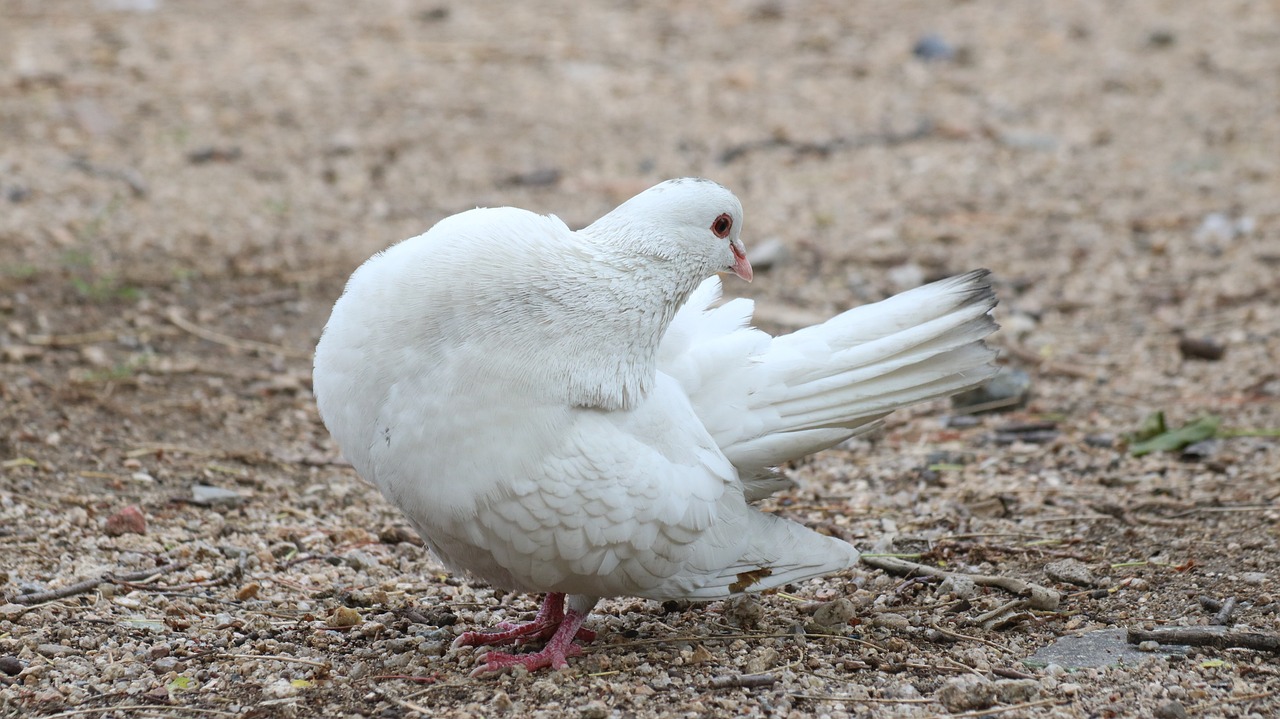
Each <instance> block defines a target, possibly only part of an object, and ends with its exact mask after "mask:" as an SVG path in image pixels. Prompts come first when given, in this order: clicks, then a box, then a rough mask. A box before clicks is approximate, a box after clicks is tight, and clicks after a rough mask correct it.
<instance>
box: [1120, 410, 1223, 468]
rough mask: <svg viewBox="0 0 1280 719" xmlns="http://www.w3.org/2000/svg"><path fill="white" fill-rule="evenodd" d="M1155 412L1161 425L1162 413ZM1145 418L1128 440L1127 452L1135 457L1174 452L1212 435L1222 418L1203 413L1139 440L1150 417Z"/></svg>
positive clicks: (1215, 432)
mask: <svg viewBox="0 0 1280 719" xmlns="http://www.w3.org/2000/svg"><path fill="white" fill-rule="evenodd" d="M1155 414H1157V415H1160V419H1159V422H1160V424H1161V425H1163V424H1164V413H1163V412H1156V413H1155ZM1153 416H1154V415H1153ZM1147 420H1148V421H1146V422H1143V423H1142V428H1141V429H1139V430H1138V431H1137V432H1135V433H1134V436H1133V439H1131V440H1130V441H1131V442H1132V444H1130V445H1129V454H1132V455H1133V456H1135V457H1141V456H1142V455H1144V454H1150V453H1152V452H1176V451H1178V450H1180V449H1182V448H1183V447H1186V446H1187V445H1190V444H1195V443H1196V442H1201V441H1203V440H1206V439H1209V438H1210V437H1213V436H1214V435H1216V434H1217V433H1218V426H1219V425H1220V424H1222V418H1220V417H1216V416H1214V415H1205V416H1204V417H1201V418H1199V419H1197V420H1195V421H1193V422H1189V423H1187V424H1184V425H1182V426H1181V427H1179V428H1177V429H1175V430H1172V431H1170V430H1168V429H1167V428H1166V429H1165V431H1163V432H1159V433H1157V434H1155V435H1152V436H1150V437H1148V438H1145V439H1140V440H1139V439H1138V437H1139V436H1140V435H1142V434H1143V433H1144V432H1145V431H1146V430H1147V428H1148V427H1147V425H1148V422H1149V421H1150V420H1151V417H1148V418H1147Z"/></svg>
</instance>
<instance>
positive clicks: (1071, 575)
mask: <svg viewBox="0 0 1280 719" xmlns="http://www.w3.org/2000/svg"><path fill="white" fill-rule="evenodd" d="M1044 573H1045V575H1046V576H1048V577H1049V578H1050V579H1052V580H1053V581H1055V582H1066V583H1067V584H1074V585H1076V586H1078V587H1092V586H1094V585H1095V584H1097V580H1096V579H1095V578H1094V576H1093V572H1092V571H1090V570H1089V567H1088V566H1086V565H1085V563H1084V562H1081V561H1080V560H1078V559H1059V560H1057V561H1055V562H1049V563H1048V564H1046V565H1045V568H1044Z"/></svg>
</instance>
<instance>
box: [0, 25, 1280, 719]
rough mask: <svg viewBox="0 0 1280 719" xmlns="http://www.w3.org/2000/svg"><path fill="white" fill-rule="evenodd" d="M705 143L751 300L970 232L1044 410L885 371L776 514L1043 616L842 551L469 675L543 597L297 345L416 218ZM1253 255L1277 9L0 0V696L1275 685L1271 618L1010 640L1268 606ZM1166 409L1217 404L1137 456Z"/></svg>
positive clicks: (1258, 293) (608, 199)
mask: <svg viewBox="0 0 1280 719" xmlns="http://www.w3.org/2000/svg"><path fill="white" fill-rule="evenodd" d="M930 34H936V35H937V38H936V40H934V41H931V42H925V43H924V44H923V46H922V47H920V48H919V50H920V52H913V48H916V46H917V44H918V41H920V40H921V38H923V37H925V36H928V35H930ZM931 52H932V53H933V54H935V55H937V57H936V58H935V59H932V60H929V59H926V58H924V57H922V55H928V54H930V53H931ZM685 175H700V176H706V177H710V178H713V179H715V180H718V181H720V182H722V183H723V184H725V185H727V186H729V187H730V188H732V189H734V190H735V191H736V192H737V193H738V194H739V196H740V197H741V198H742V201H743V204H744V205H745V207H746V226H745V230H744V238H745V239H746V241H747V245H748V249H749V251H750V250H752V249H754V250H757V251H759V252H760V254H759V255H757V256H756V261H757V264H758V265H764V264H768V265H769V266H768V268H767V269H762V270H761V271H759V272H758V273H757V279H756V281H755V283H754V284H752V285H750V286H748V285H745V284H743V283H736V284H735V283H729V285H728V287H729V291H730V292H731V293H736V294H742V295H747V296H752V297H754V298H756V299H757V301H758V302H757V307H758V321H759V323H760V325H761V326H762V327H765V328H767V329H770V330H772V331H788V330H791V329H795V328H797V327H800V326H803V325H804V324H806V323H809V322H812V321H815V320H818V319H822V318H824V317H826V316H828V315H830V314H832V313H834V312H837V311H839V310H840V309H842V308H845V307H848V306H851V305H854V304H859V303H863V302H868V301H873V300H877V299H880V298H883V297H886V296H888V295H890V294H892V293H894V292H897V291H900V290H903V289H906V288H908V287H912V286H915V285H918V284H920V283H923V282H924V281H927V280H930V279H934V278H938V277H942V276H946V275H950V274H955V273H959V272H962V271H965V270H968V269H971V268H974V267H980V266H985V267H989V268H991V269H992V271H993V272H994V277H995V281H996V286H997V291H998V293H999V295H1000V299H1001V304H1000V307H999V308H998V311H997V314H998V318H999V319H1000V321H1001V322H1002V324H1003V325H1004V330H1003V331H1002V332H1001V333H1000V335H999V336H998V337H997V338H996V340H995V343H996V344H997V345H998V346H1000V347H1001V348H1002V350H1003V359H1002V362H1003V363H1005V364H1007V365H1008V367H1009V368H1010V369H1021V370H1024V371H1026V372H1028V373H1029V374H1030V377H1031V383H1032V391H1033V393H1034V394H1033V398H1032V400H1031V402H1030V403H1029V404H1028V405H1027V406H1026V407H1024V408H1021V409H1017V410H1014V411H1011V412H1004V413H997V414H984V415H977V416H976V417H977V419H976V421H973V420H969V419H964V420H958V419H955V417H954V416H953V412H952V410H951V408H950V406H949V405H948V404H947V403H936V404H935V405H932V406H929V407H921V408H916V409H913V410H910V411H907V412H903V413H900V414H899V415H896V416H895V417H894V419H893V420H892V421H891V422H890V424H889V426H888V428H887V429H886V430H885V431H884V432H883V433H882V434H880V435H878V436H876V437H874V438H873V439H871V440H862V441H857V442H853V443H850V444H849V445H847V446H843V447H840V448H837V449H835V450H832V451H829V452H826V453H824V454H821V455H819V456H817V457H815V458H812V459H811V460H809V461H806V462H803V463H801V464H799V465H798V466H795V467H792V468H789V471H790V473H791V475H792V476H793V477H794V478H795V479H796V480H797V481H798V482H799V483H800V488H799V489H798V490H796V491H794V492H792V493H790V494H788V495H786V496H784V497H782V498H780V499H778V500H777V501H775V502H774V503H773V504H772V505H771V506H772V508H773V509H776V511H780V512H785V513H787V514H788V515H789V516H791V517H793V518H796V519H798V520H800V521H804V522H806V523H808V524H810V525H811V526H815V527H819V528H823V529H824V530H825V531H829V532H831V533H833V534H836V535H837V536H842V537H845V538H847V539H848V540H849V541H852V542H855V543H857V544H859V545H860V546H862V547H864V548H865V549H866V550H867V551H871V552H880V553H885V552H889V553H898V554H908V555H910V557H908V558H909V559H910V560H911V561H916V562H920V563H925V564H929V565H932V566H937V567H942V568H944V569H946V570H948V571H956V572H977V573H984V574H992V575H1000V576H1004V577H1009V578H1015V579H1020V580H1023V581H1027V582H1033V583H1036V584H1038V585H1043V586H1044V587H1045V588H1051V589H1054V590H1055V591H1057V592H1059V593H1060V594H1061V602H1060V604H1059V606H1058V608H1057V609H1056V610H1047V609H1034V608H1015V609H1012V610H1009V611H1006V612H1004V613H1002V614H999V615H998V616H997V617H996V620H995V621H992V622H985V623H984V622H982V621H980V619H981V618H982V615H983V614H985V613H989V612H992V610H995V609H997V608H998V607H1000V606H1001V605H1003V604H1005V603H1006V602H1008V601H1009V600H1011V599H1013V598H1014V597H1013V596H1012V595H1010V594H1009V593H1008V592H1005V591H1003V590H1001V589H999V588H983V587H978V588H976V589H975V588H974V587H972V586H968V585H965V583H964V582H963V581H961V582H958V583H957V582H954V581H953V582H949V583H947V582H938V581H932V580H924V579H913V580H907V579H904V578H903V577H900V576H894V575H891V574H889V573H887V572H885V571H882V570H880V569H876V568H873V567H869V566H864V567H859V568H858V569H856V570H854V571H851V572H848V573H845V574H843V575H839V576H833V577H829V578H826V579H823V580H815V581H810V582H805V583H803V584H800V585H793V586H789V587H788V588H787V590H786V591H785V592H779V593H774V594H770V595H766V596H760V597H755V598H753V599H751V600H749V601H746V602H734V603H713V604H710V605H706V606H705V607H686V606H683V605H679V604H668V605H665V606H663V605H659V604H657V603H654V602H647V601H641V600H630V599H619V600H610V601H606V602H604V603H602V605H601V607H600V608H599V609H598V610H597V612H596V614H595V616H594V617H593V620H592V626H594V627H595V628H596V629H598V630H599V631H600V637H599V639H597V640H596V642H594V643H593V644H592V645H591V646H589V647H588V648H587V650H586V653H585V654H584V655H583V656H582V657H579V658H577V659H574V660H572V662H571V668H570V669H568V670H566V671H564V672H562V673H558V674H557V673H542V674H535V675H532V676H530V675H527V674H520V675H510V676H503V677H499V678H496V679H478V680H477V679H469V678H467V672H468V671H469V669H470V667H471V666H472V664H473V663H474V661H475V655H474V654H472V653H471V652H470V651H469V650H468V651H463V652H457V653H450V652H448V651H447V648H448V645H449V641H450V640H451V639H452V638H453V636H454V635H455V634H456V633H457V632H459V631H461V630H462V628H464V627H467V628H471V627H484V626H489V625H492V624H494V623H496V622H498V621H500V620H502V619H504V618H514V617H525V616H529V615H530V614H531V612H532V611H533V610H534V608H535V607H536V604H535V601H536V598H534V597H527V596H520V595H512V594H506V593H504V592H501V591H496V590H493V589H491V588H488V587H485V586H483V585H480V584H477V583H473V582H468V581H467V580H466V579H465V578H459V577H450V576H448V575H446V574H445V573H444V571H443V569H442V568H441V567H440V566H439V565H438V564H437V563H435V562H434V561H433V560H432V559H431V558H430V557H429V556H427V555H426V553H425V552H424V551H423V550H422V549H421V548H420V547H419V546H417V545H416V543H415V542H414V541H413V537H411V536H410V535H409V534H408V533H407V531H406V529H405V524H404V523H403V521H402V520H401V518H400V517H399V516H398V514H397V512H396V511H395V510H394V509H393V508H391V507H390V506H389V505H388V504H387V503H386V502H385V501H383V500H382V498H381V497H380V496H378V495H377V493H376V492H375V491H373V490H371V489H370V488H369V487H368V486H367V485H365V484H364V483H362V482H361V481H360V480H359V479H358V478H357V477H356V476H355V475H354V473H353V472H352V471H351V469H350V468H349V466H347V465H345V464H344V463H343V462H342V461H341V460H340V458H339V456H338V453H337V450H336V447H335V446H334V444H333V443H332V442H331V440H330V439H329V438H328V436H327V434H326V432H325V430H324V427H323V425H322V424H321V423H320V420H319V417H318V415H317V413H316V410H315V407H314V403H313V401H312V396H311V392H310V360H309V357H310V351H311V348H312V347H313V346H314V343H315V341H316V339H317V337H318V335H319V332H320V329H321V327H322V326H323V323H324V321H325V318H326V317H327V313H328V310H329V307H330V306H331V305H332V303H333V301H334V300H335V299H336V297H337V296H338V293H339V292H340V290H341V287H342V283H343V281H344V280H345V278H346V277H347V275H349V274H350V272H351V271H352V270H353V269H354V268H355V266H356V265H358V263H359V262H360V261H362V260H363V259H364V258H365V257H367V256H368V255H369V254H371V253H372V252H374V251H376V250H378V249H380V248H382V247H385V246H386V245H388V244H390V243H392V242H394V241H396V240H399V239H402V238H404V237H408V236H411V235H414V234H417V233H419V232H421V231H423V230H425V229H426V228H427V227H429V226H430V225H431V224H433V223H434V222H435V221H437V220H438V219H440V218H442V217H444V216H446V215H449V214H452V213H454V212H457V211H460V210H464V209H467V208H470V207H474V206H476V205H515V206H519V207H524V208H528V209H532V210H536V211H540V212H551V213H555V214H557V215H559V216H560V217H562V218H563V219H564V220H565V221H566V222H568V223H569V224H570V225H573V226H581V225H583V224H586V223H587V222H589V221H591V220H592V219H594V218H595V217H597V216H599V215H600V214H602V213H604V212H606V211H607V210H609V209H610V208H612V207H613V206H615V205H616V204H617V203H618V202H620V201H621V200H623V199H625V198H627V197H628V196H630V195H631V194H633V193H635V192H637V191H639V190H642V189H644V188H645V187H648V186H649V185H651V184H654V183H656V182H658V181H660V180H662V179H666V178H669V177H677V176H685ZM762 259H767V260H771V261H770V262H767V263H766V262H762V261H761V260H762ZM512 260H513V261H512V271H513V272H518V271H519V258H512ZM1278 277H1280V5H1278V4H1277V3H1275V2H1262V1H1257V2H1247V1H1235V0H1224V1H1222V2H1215V3H1212V4H1209V3H1186V2H1172V1H1166V2H1159V1H1156V0H1132V1H1129V2H1122V3H1116V2H1100V1H1099V2H1079V3H1065V2H1058V3H1017V4H1008V3H995V2H988V1H979V0H972V1H969V2H947V3H940V2H893V3H886V2H865V3H864V2H808V3H802V2H791V1H790V0H745V1H742V2H732V1H713V2H707V3H683V2H674V1H666V2H653V3H638V2H625V1H620V2H599V3H594V2H593V3H571V2H547V3H527V4H515V3H511V4H507V3H491V2H472V3H452V4H450V3H445V2H441V1H440V0H424V1H419V0H370V1H369V2H362V3H350V4H346V3H328V2H298V1H294V2H271V3H250V2H243V1H241V0H228V1H227V2H221V3H199V2H178V1H175V0H96V1H95V2H71V1H69V0H49V1H42V0H3V1H2V2H0V716H6V717H18V716H22V717H48V716H100V717H113V716H114V717H125V716H193V717H194V716H201V717H205V716H233V717H244V718H247V717H274V716H282V717H320V716H326V717H339V716H341V717H348V716H349V717H355V716H374V715H376V716H403V715H411V714H413V713H414V712H418V713H421V714H430V715H439V716H474V715H486V716H496V715H500V714H503V713H507V714H509V715H511V716H543V717H556V716H572V717H582V718H583V719H593V718H603V717H633V716H636V717H647V716H670V715H679V716H689V717H703V716H796V717H801V716H814V715H819V716H831V717H844V716H876V717H879V716H885V717H934V716H952V715H965V714H964V713H965V712H970V711H975V710H982V709H988V708H989V711H990V712H1000V713H999V714H997V715H998V716H1001V717H1030V716H1036V717H1040V716H1046V717H1086V716H1089V717H1120V716H1160V717H1180V716H1208V717H1217V716H1229V717H1265V716H1274V715H1276V713H1277V712H1280V661H1278V660H1277V658H1276V655H1275V654H1270V653H1267V652H1259V651H1252V650H1244V649H1231V648H1227V649H1223V648H1209V647H1206V648H1199V649H1193V650H1190V651H1189V652H1175V653H1172V654H1166V653H1164V652H1155V651H1146V652H1141V653H1134V654H1131V655H1129V654H1126V655H1125V656H1126V659H1125V661H1124V664H1123V666H1101V667H1096V668H1076V667H1073V666H1064V665H1063V663H1059V662H1049V663H1048V666H1045V664H1044V663H1038V662H1036V661H1031V662H1027V661H1024V660H1027V659H1028V658H1029V657H1031V656H1032V655H1033V654H1035V653H1036V652H1037V651H1038V650H1042V649H1045V648H1047V647H1050V646H1052V645H1054V644H1055V642H1059V641H1060V640H1063V639H1064V638H1066V639H1071V638H1073V637H1084V638H1089V637H1097V636H1100V635H1099V634H1098V633H1099V632H1100V631H1102V630H1121V633H1123V630H1127V629H1132V628H1139V629H1141V628H1150V627H1159V626H1195V627H1203V626H1205V625H1209V624H1210V623H1211V622H1213V621H1214V618H1215V615H1216V614H1219V613H1220V612H1221V611H1222V610H1221V609H1220V606H1221V603H1223V602H1234V611H1233V612H1228V613H1229V614H1230V616H1229V617H1226V624H1227V625H1228V626H1229V628H1230V629H1231V630H1233V631H1241V632H1244V631H1249V632H1257V633H1262V634H1264V635H1268V636H1272V637H1274V636H1275V635H1276V634H1277V633H1278V632H1280V616H1278V615H1277V612H1278V611H1280V603H1278V600H1277V595H1276V592H1278V591H1280V587H1278V586H1277V582H1280V546H1277V545H1278V544H1280V541H1278V540H1280V537H1278V534H1277V532H1278V530H1277V527H1278V524H1277V523H1278V522H1280V504H1278V503H1277V499H1280V439H1277V437H1276V430H1277V428H1280V282H1278V281H1277V278H1278ZM1201 339H1207V340H1208V343H1209V345H1210V346H1209V347H1207V348H1205V347H1200V348H1197V347H1194V346H1192V347H1190V348H1189V351H1190V354H1191V355H1203V354H1213V353H1214V350H1222V351H1223V354H1222V357H1221V358H1220V359H1217V360H1210V359H1204V358H1199V357H1195V356H1191V357H1188V356H1185V353H1184V352H1181V351H1180V349H1179V346H1180V342H1182V343H1183V344H1184V345H1185V344H1186V342H1185V341H1186V340H1201ZM1156 410H1162V411H1164V412H1165V414H1166V417H1167V421H1168V423H1169V424H1170V425H1171V426H1172V427H1177V426H1181V425H1183V424H1185V423H1187V422H1191V421H1193V420H1195V419H1197V418H1199V417H1202V416H1206V415H1212V416H1215V417H1217V418H1219V419H1220V430H1219V434H1220V435H1222V437H1223V438H1221V439H1218V440H1214V441H1210V442H1208V443H1207V444H1202V445H1197V446H1195V447H1193V448H1192V451H1191V452H1189V453H1182V452H1176V451H1175V452H1156V453H1152V454H1148V455H1145V456H1141V457H1136V456H1133V455H1132V454H1131V453H1130V452H1129V451H1128V448H1127V445H1126V442H1125V439H1124V438H1125V435H1126V433H1128V432H1131V431H1134V430H1136V429H1137V428H1138V427H1139V426H1140V425H1141V424H1142V422H1143V420H1144V418H1145V417H1147V416H1148V415H1149V414H1150V413H1151V412H1153V411H1156ZM1238 435H1246V436H1238ZM1247 435H1253V436H1247ZM207 487H212V488H214V489H213V490H209V489H206V488H207ZM217 490H223V491H222V492H218V491H217ZM210 492H212V493H213V496H210ZM130 506H135V507H137V508H138V510H139V514H138V515H134V516H130V512H129V511H125V513H124V514H123V515H121V514H120V513H121V512H122V510H126V508H127V507H130ZM139 519H141V520H143V521H144V522H145V525H146V529H145V534H136V533H133V532H131V531H129V530H131V529H140V527H139V526H138V521H139ZM1064 561H1066V562H1067V565H1061V564H1059V565H1054V564H1053V563H1055V562H1064ZM1064 566H1065V569H1064ZM108 574H110V575H112V576H111V580H110V581H104V582H102V583H91V584H90V586H88V587H84V588H81V589H79V590H76V591H72V590H74V589H75V587H74V585H76V584H77V583H78V582H83V581H85V580H90V579H94V578H100V577H103V576H104V575H108ZM1068 579H1074V580H1076V581H1078V582H1079V584H1072V583H1070V582H1069V581H1067V580H1068ZM58 590H63V591H62V592H59V591H58ZM46 592H50V593H51V594H42V593H46ZM23 595H28V596H27V597H26V600H29V599H30V596H31V595H34V596H36V597H37V598H40V597H45V598H44V599H42V600H41V601H36V602H34V603H31V604H28V603H25V601H26V600H24V601H23V602H20V601H18V600H22V599H24V598H23ZM1202 597H1204V598H1205V599H1204V601H1201V598H1202ZM1230 608H1231V606H1230V604H1229V605H1228V609H1230ZM1145 648H1146V649H1151V647H1150V646H1147V647H1145ZM1063 661H1064V662H1065V660H1063ZM1067 664H1070V663H1069V662H1067ZM744 674H750V675H757V674H762V675H767V676H766V677H765V678H763V679H757V680H748V681H743V680H742V679H741V676H742V675H744ZM753 681H754V682H755V683H754V684H753ZM742 684H748V685H750V686H741V685H742ZM967 716H976V714H968V715H967Z"/></svg>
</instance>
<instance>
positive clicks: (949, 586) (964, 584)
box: [938, 574, 978, 599]
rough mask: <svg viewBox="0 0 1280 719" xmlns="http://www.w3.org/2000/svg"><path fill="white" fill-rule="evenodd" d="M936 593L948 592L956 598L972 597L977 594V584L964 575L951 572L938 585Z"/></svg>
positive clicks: (943, 593) (945, 593)
mask: <svg viewBox="0 0 1280 719" xmlns="http://www.w3.org/2000/svg"><path fill="white" fill-rule="evenodd" d="M938 594H942V595H947V594H950V595H951V596H953V597H955V598H956V599H973V598H974V597H976V596H978V585H977V584H976V583H974V581H973V580H972V579H970V578H968V577H966V576H963V575H959V574H952V575H949V576H948V577H947V578H946V579H944V580H942V583H941V584H939V585H938Z"/></svg>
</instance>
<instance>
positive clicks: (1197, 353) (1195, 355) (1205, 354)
mask: <svg viewBox="0 0 1280 719" xmlns="http://www.w3.org/2000/svg"><path fill="white" fill-rule="evenodd" d="M1178 352H1179V353H1181V354H1182V359H1190V360H1207V361H1209V362H1217V361H1218V360H1220V359H1222V357H1223V355H1225V354H1226V352H1227V348H1226V347H1224V346H1223V345H1222V344H1221V343H1219V342H1217V341H1215V340H1212V339H1210V338H1208V337H1182V338H1180V339H1179V340H1178Z"/></svg>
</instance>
